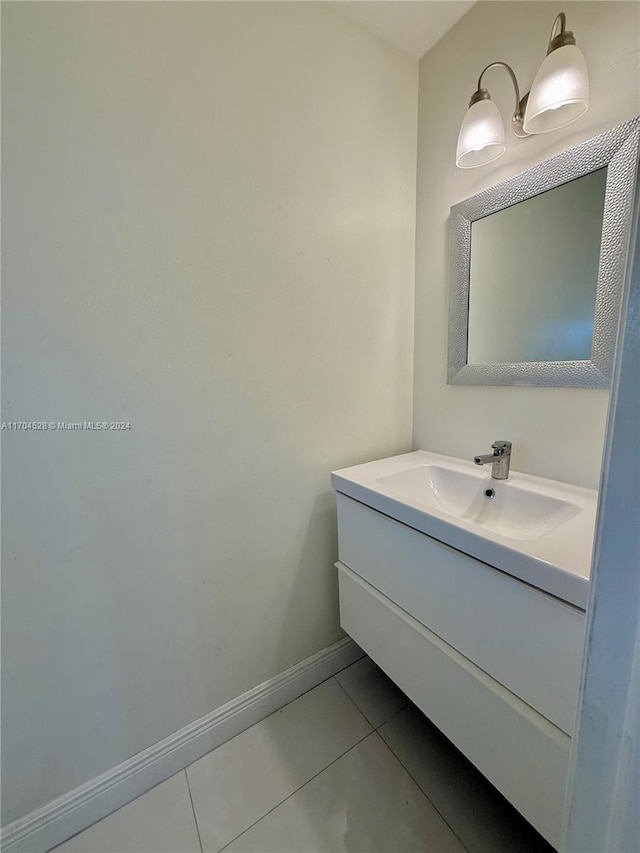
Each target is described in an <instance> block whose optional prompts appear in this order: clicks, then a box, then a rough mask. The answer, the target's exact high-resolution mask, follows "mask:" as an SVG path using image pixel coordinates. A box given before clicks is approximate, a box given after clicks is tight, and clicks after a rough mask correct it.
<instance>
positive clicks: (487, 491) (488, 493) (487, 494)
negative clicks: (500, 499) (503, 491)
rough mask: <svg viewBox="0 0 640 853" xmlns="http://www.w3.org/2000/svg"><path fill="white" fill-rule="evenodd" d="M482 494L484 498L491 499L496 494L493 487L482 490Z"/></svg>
mask: <svg viewBox="0 0 640 853" xmlns="http://www.w3.org/2000/svg"><path fill="white" fill-rule="evenodd" d="M484 496H485V498H487V499H488V500H490V501H491V500H493V498H495V496H496V490H495V489H485V490H484Z"/></svg>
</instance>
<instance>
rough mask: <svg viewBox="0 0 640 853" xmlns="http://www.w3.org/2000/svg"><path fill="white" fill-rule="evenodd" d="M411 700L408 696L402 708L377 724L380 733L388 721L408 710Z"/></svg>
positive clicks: (376, 728)
mask: <svg viewBox="0 0 640 853" xmlns="http://www.w3.org/2000/svg"><path fill="white" fill-rule="evenodd" d="M410 702H411V699H409V697H408V696H407V701H406V703H405V704H404V705H403V706H402V708H400V709H399V710H398V711H394V712H393V714H392V715H391V716H390V717H389V719H387V720H384V721H383V722H382V723H380V724H379V725H377V726H376V727H375V730H376V731H377V732H378V734H380V729H381V728H382V727H383V726H386V725H387V723H390V722H391V720H395V718H396V717H397V716H398V714H401V713H402V712H403V711H406V710H407V706H408V705H409V703H410ZM380 737H382V735H380ZM383 740H384V738H383ZM385 743H386V740H385ZM391 751H392V752H393V750H391ZM393 754H394V755H395V752H394V753H393ZM403 766H404V765H403Z"/></svg>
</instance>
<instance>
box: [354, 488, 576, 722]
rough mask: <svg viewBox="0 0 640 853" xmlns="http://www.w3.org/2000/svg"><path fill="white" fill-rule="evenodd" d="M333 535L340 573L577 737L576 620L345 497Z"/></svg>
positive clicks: (567, 610)
mask: <svg viewBox="0 0 640 853" xmlns="http://www.w3.org/2000/svg"><path fill="white" fill-rule="evenodd" d="M338 529H339V559H340V561H341V562H342V563H344V564H345V565H346V566H348V567H349V568H350V569H352V570H353V571H354V572H355V573H356V574H358V575H359V576H360V577H362V578H364V579H365V580H366V581H368V582H369V583H370V584H371V585H372V586H374V587H375V588H376V589H377V590H379V591H380V592H382V593H383V594H384V595H385V596H387V597H388V598H390V599H391V600H392V601H394V602H396V604H398V605H399V606H400V607H401V608H402V609H403V610H406V611H407V613H409V614H411V616H413V617H415V618H416V619H417V620H418V621H419V622H421V623H422V624H423V625H426V626H427V627H428V628H429V629H430V630H431V631H433V632H434V633H435V634H437V635H438V636H439V637H441V638H442V639H443V640H445V641H446V642H447V643H448V644H449V645H451V646H453V647H454V648H455V649H457V650H458V651H459V652H461V653H462V654H463V655H464V656H465V657H467V658H469V659H470V660H472V661H473V662H474V663H475V664H477V665H478V666H479V667H480V668H481V669H483V670H484V671H485V672H487V673H489V674H490V675H491V676H493V678H495V679H496V680H497V681H499V682H500V683H501V684H503V685H504V686H505V687H507V688H508V689H509V690H510V691H512V692H513V693H515V694H516V695H517V696H519V697H520V698H521V699H523V700H524V701H525V702H526V703H527V704H529V705H531V706H532V707H533V708H535V709H536V710H538V711H539V712H540V713H541V714H543V715H544V716H545V717H547V719H549V720H550V721H551V722H552V723H554V724H555V725H556V726H558V727H559V728H561V729H562V730H563V731H565V732H567V733H568V734H571V733H572V732H573V726H574V717H575V711H576V703H577V697H578V687H579V681H580V671H581V666H582V649H583V644H584V632H585V618H584V614H583V613H582V611H580V610H577V609H575V608H574V607H571V606H569V605H566V604H564V603H562V602H561V601H558V600H557V599H555V598H552V597H551V596H548V595H546V594H545V593H543V592H540V591H539V590H536V589H534V588H533V587H530V586H528V585H527V584H524V583H522V582H521V581H518V580H516V579H515V578H512V577H510V576H509V575H507V574H505V573H504V572H501V571H498V570H497V569H493V568H491V567H490V566H487V565H486V564H485V563H481V562H480V561H478V560H475V559H473V557H469V556H468V555H466V554H463V553H461V552H460V551H456V550H455V549H453V548H450V547H449V546H448V545H444V544H443V543H441V542H438V541H437V540H435V539H431V538H430V537H429V536H426V535H425V534H423V533H419V532H418V531H416V530H413V529H412V528H410V527H407V526H405V525H404V524H400V523H399V522H397V521H394V520H393V519H391V518H388V517H387V516H385V515H382V514H381V513H379V512H376V511H375V510H372V509H370V508H369V507H366V506H364V505H363V504H360V503H358V502H357V501H354V500H352V499H351V498H347V497H345V496H344V495H338Z"/></svg>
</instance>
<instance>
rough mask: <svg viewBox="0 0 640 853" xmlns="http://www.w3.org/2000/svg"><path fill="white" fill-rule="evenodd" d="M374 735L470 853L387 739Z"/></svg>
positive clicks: (464, 847) (468, 852)
mask: <svg viewBox="0 0 640 853" xmlns="http://www.w3.org/2000/svg"><path fill="white" fill-rule="evenodd" d="M398 713H400V711H398ZM396 716H397V715H396ZM391 719H393V717H392V718H391ZM376 733H377V734H378V737H379V738H380V739H381V740H382V742H383V743H384V745H385V746H386V747H387V749H388V750H389V751H390V752H391V754H392V755H393V756H394V758H395V759H396V761H397V762H398V763H399V764H400V766H401V767H402V769H403V770H404V771H405V773H407V775H408V776H410V777H411V779H413V781H414V782H415V784H416V785H417V787H418V790H419V791H420V793H421V794H422V796H423V797H424V798H425V800H426V801H427V802H428V803H429V805H430V806H431V807H432V808H433V810H434V811H435V812H436V814H438V816H439V817H440V819H441V820H442V821H443V823H445V824H446V825H447V826H448V827H449V829H450V830H451V832H452V833H453V834H454V835H455V837H456V838H457V839H458V841H459V842H460V844H461V846H462V849H463V850H466V851H467V853H470V851H469V848H468V847H467V845H466V844H465V843H464V841H463V840H462V838H460V836H459V835H458V833H457V832H456V831H455V829H454V828H453V826H452V825H451V824H450V823H449V821H448V820H447V819H446V818H445V816H444V815H443V814H442V812H441V811H440V809H439V808H438V807H437V806H436V804H435V803H434V802H433V800H432V799H431V797H429V795H428V794H427V793H426V791H425V790H424V788H423V787H422V785H421V784H420V782H418V780H417V779H416V777H415V776H414V775H413V773H412V772H411V771H410V770H409V768H408V767H407V766H406V764H405V763H404V761H403V760H402V759H401V758H400V756H399V755H398V753H397V752H396V751H395V749H394V748H393V747H392V746H391V744H390V743H389V742H388V741H387V739H386V738H385V737H384V735H382V734H380V732H378V731H377V730H376Z"/></svg>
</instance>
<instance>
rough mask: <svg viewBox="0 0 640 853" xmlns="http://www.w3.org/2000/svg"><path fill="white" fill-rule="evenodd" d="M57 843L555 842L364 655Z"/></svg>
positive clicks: (442, 850)
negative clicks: (531, 823)
mask: <svg viewBox="0 0 640 853" xmlns="http://www.w3.org/2000/svg"><path fill="white" fill-rule="evenodd" d="M55 850H56V853H217V851H220V850H225V851H228V853H249V851H252V853H337V851H359V853H373V851H379V853H404V851H415V852H416V853H464V851H470V853H552V849H551V847H549V845H548V844H546V842H545V841H544V840H543V839H542V838H541V837H540V836H539V835H538V834H537V833H536V832H535V831H534V830H533V829H532V828H531V826H529V824H528V823H527V822H526V821H525V820H524V819H523V818H522V817H520V815H519V814H518V813H517V812H516V811H515V810H514V809H513V808H512V807H511V806H510V805H509V804H508V803H507V802H506V800H504V799H503V797H501V796H500V794H498V792H497V791H496V790H495V788H493V787H492V786H491V785H489V783H488V782H487V781H486V780H485V779H484V778H483V777H482V776H481V774H480V773H478V771H477V770H475V768H473V767H472V765H471V764H469V762H468V761H467V760H466V759H465V758H464V756H462V755H461V753H459V752H458V751H457V750H456V749H455V748H454V747H453V746H452V745H451V744H450V743H449V742H448V741H447V740H446V738H444V737H443V735H442V734H440V732H439V731H438V730H437V729H436V728H435V727H434V726H433V725H432V724H431V723H430V722H429V721H428V720H427V719H426V718H425V717H424V716H423V715H422V714H421V713H420V712H419V711H418V710H417V709H416V708H415V707H414V706H413V705H412V704H411V703H410V702H409V701H408V699H407V698H406V697H405V696H404V694H402V693H401V692H400V691H399V690H398V688H397V687H396V686H395V685H394V684H393V683H392V682H391V681H390V680H389V679H388V678H387V677H386V676H385V675H384V674H383V673H382V672H381V671H380V670H379V669H378V668H377V667H376V666H375V664H374V663H373V662H372V661H371V660H370V659H369V658H363V659H362V660H360V661H358V662H357V663H355V664H353V665H352V666H350V667H349V668H348V669H345V670H343V671H342V672H340V673H338V674H337V675H336V676H335V677H334V678H330V679H329V680H328V681H325V682H324V683H323V684H320V685H319V686H318V687H316V688H314V689H313V690H311V691H309V692H308V693H305V694H304V696H300V698H299V699H296V700H295V701H294V702H291V703H290V704H289V705H286V706H285V707H284V708H281V709H280V711H277V712H276V713H275V714H272V715H271V716H270V717H267V718H266V719H264V720H262V721H261V722H259V723H257V724H256V725H255V726H252V727H251V728H250V729H247V731H245V732H243V733H242V734H240V735H238V736H237V737H235V738H233V739H232V740H230V741H228V742H227V743H225V744H223V745H222V746H220V747H218V748H217V749H215V750H213V752H210V753H209V754H208V755H205V756H203V757H202V758H201V759H199V760H198V761H196V762H195V763H194V764H192V765H191V766H190V767H188V768H187V769H186V770H185V771H182V772H181V773H178V774H176V775H175V776H173V777H172V778H171V779H167V781H166V782H163V783H162V784H161V785H158V786H157V787H156V788H153V789H152V790H151V791H148V792H147V793H146V794H143V795H142V796H141V797H139V798H138V799H137V800H134V801H133V802H132V803H129V804H128V805H126V806H124V807H123V808H121V809H119V810H118V811H117V812H114V813H113V814H111V815H109V816H108V817H106V818H104V820H101V821H100V822H99V823H97V824H95V825H94V826H92V827H90V828H89V829H87V830H85V831H84V832H81V833H80V834H79V835H76V836H75V837H74V838H72V839H70V840H69V841H67V842H65V843H64V844H62V845H61V846H59V847H56V848H55Z"/></svg>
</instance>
